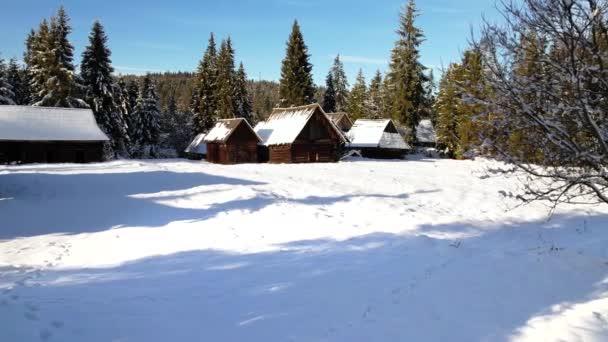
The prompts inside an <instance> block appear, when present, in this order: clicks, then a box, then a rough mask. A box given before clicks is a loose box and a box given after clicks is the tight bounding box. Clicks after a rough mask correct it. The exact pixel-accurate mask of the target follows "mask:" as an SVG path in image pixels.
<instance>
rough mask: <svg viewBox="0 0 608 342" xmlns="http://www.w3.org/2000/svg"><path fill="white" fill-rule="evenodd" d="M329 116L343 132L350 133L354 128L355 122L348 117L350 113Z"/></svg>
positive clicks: (328, 114)
mask: <svg viewBox="0 0 608 342" xmlns="http://www.w3.org/2000/svg"><path fill="white" fill-rule="evenodd" d="M327 116H328V117H329V118H330V119H331V121H333V122H334V124H335V125H336V126H338V128H339V129H340V130H341V131H342V132H345V133H346V132H348V131H350V129H351V128H352V127H353V121H352V120H351V119H350V117H349V116H348V113H345V112H339V113H327Z"/></svg>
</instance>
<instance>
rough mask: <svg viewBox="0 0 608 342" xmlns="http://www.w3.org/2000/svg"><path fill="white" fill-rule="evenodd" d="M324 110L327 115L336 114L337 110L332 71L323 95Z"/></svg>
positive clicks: (326, 80) (328, 76)
mask: <svg viewBox="0 0 608 342" xmlns="http://www.w3.org/2000/svg"><path fill="white" fill-rule="evenodd" d="M323 110H324V111H325V113H335V112H336V111H337V110H336V89H335V88H334V77H333V75H332V73H331V71H330V72H329V73H328V74H327V78H326V79H325V93H324V94H323Z"/></svg>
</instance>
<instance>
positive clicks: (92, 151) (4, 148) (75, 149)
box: [0, 141, 104, 163]
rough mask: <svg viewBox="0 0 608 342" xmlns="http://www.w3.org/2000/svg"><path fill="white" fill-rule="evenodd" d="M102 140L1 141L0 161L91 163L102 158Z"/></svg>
mask: <svg viewBox="0 0 608 342" xmlns="http://www.w3.org/2000/svg"><path fill="white" fill-rule="evenodd" d="M103 144H104V143H103V142H44V141H41V142H37V141H10V142H8V141H1V142H0V163H11V162H18V163H92V162H100V161H102V160H103Z"/></svg>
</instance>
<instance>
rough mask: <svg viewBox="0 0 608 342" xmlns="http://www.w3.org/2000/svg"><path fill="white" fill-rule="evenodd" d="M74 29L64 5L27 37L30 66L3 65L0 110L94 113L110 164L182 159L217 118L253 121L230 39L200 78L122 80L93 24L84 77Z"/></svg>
mask: <svg viewBox="0 0 608 342" xmlns="http://www.w3.org/2000/svg"><path fill="white" fill-rule="evenodd" d="M71 31H72V28H71V26H70V18H69V17H68V15H67V13H66V11H65V9H64V8H63V7H60V8H59V10H58V11H57V13H56V15H54V16H52V17H51V18H50V19H48V20H47V19H45V20H43V21H42V22H41V23H40V25H39V27H38V28H37V29H36V30H32V31H31V32H30V33H29V35H28V37H27V40H26V43H25V45H26V51H25V53H24V58H23V60H24V64H25V66H24V67H20V66H19V65H18V63H17V61H16V59H11V60H10V61H9V62H8V63H6V62H5V61H4V60H3V59H0V104H4V105H32V106H46V107H65V108H90V109H91V110H92V111H93V113H94V115H95V119H96V121H97V123H98V125H99V127H100V128H101V129H102V130H103V131H104V132H105V133H106V134H107V135H108V137H109V138H110V140H111V142H110V144H108V146H106V154H107V157H109V158H115V157H156V156H159V155H161V154H162V153H161V152H162V151H164V150H168V149H172V150H175V151H177V152H178V153H180V152H181V151H183V149H184V148H185V147H186V146H187V144H188V142H189V140H190V139H191V138H192V137H193V135H195V133H197V132H205V131H207V130H208V129H209V128H210V127H211V126H212V125H213V123H214V122H215V120H217V119H222V118H231V117H244V118H247V119H248V120H249V121H251V120H252V119H253V117H252V104H251V101H250V99H249V96H248V92H249V90H248V89H249V88H252V85H251V84H250V83H249V82H248V81H247V76H246V73H245V70H244V67H243V65H242V63H241V64H240V66H239V68H238V69H237V68H235V65H234V49H233V48H232V43H231V41H230V39H226V40H224V41H222V43H221V46H220V49H219V52H217V53H216V52H215V43H214V41H213V36H212V37H211V39H210V46H209V48H208V50H207V53H206V54H205V57H204V58H203V60H202V61H201V64H200V66H199V69H198V72H197V73H196V74H189V73H175V74H171V73H167V74H162V75H146V76H145V77H135V76H126V77H120V78H117V77H116V76H115V75H114V68H113V67H112V61H111V51H110V49H109V48H108V46H107V45H108V38H107V35H106V33H105V31H104V28H103V26H102V25H101V23H100V22H98V21H96V22H95V23H93V26H92V28H91V32H90V34H89V43H88V45H87V46H86V48H85V51H84V52H83V54H82V59H81V65H80V72H79V73H78V72H76V67H75V65H74V47H73V45H72V44H71V43H70V40H69V34H70V33H71ZM171 76H173V77H171ZM157 79H160V80H161V82H159V83H160V89H161V91H162V94H163V102H162V106H161V98H160V96H159V94H158V93H157V88H156V87H157V85H156V82H155V80H157ZM185 97H187V98H188V100H187V101H184V98H185ZM180 101H181V102H182V105H181V106H179V105H178V104H179V102H180ZM184 102H187V105H186V106H185V105H184V104H183V103H184ZM184 107H186V108H184Z"/></svg>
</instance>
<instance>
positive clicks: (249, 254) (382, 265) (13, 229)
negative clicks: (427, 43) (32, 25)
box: [0, 156, 608, 342]
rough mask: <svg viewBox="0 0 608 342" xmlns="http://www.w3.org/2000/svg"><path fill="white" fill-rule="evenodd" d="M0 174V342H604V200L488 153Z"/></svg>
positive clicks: (118, 164)
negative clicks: (561, 201) (513, 170)
mask: <svg viewBox="0 0 608 342" xmlns="http://www.w3.org/2000/svg"><path fill="white" fill-rule="evenodd" d="M411 158H412V160H407V161H370V160H367V159H351V160H349V161H347V162H341V163H336V164H301V165H271V164H248V165H235V166H223V165H214V164H209V163H206V162H194V161H185V160H159V161H115V162H109V163H99V164H87V165H77V164H57V165H45V164H40V165H24V166H0V341H26V342H27V341H67V342H72V341H74V342H76V341H78V342H80V341H142V342H143V341H264V342H266V341H349V342H350V341H605V340H607V339H608V324H607V323H608V209H607V208H606V207H605V206H562V207H559V208H558V209H557V211H556V212H555V214H554V215H553V216H552V217H551V218H549V217H548V212H549V208H548V207H547V206H546V205H544V204H542V203H535V204H532V205H529V206H517V205H518V204H519V203H518V202H517V201H515V200H514V199H511V198H509V197H506V198H505V197H504V196H502V195H501V194H503V193H506V194H509V193H517V191H518V190H519V185H518V184H519V183H518V182H517V180H516V179H513V178H507V177H504V176H491V177H488V176H486V172H485V170H486V169H487V168H489V167H496V166H500V165H501V164H498V163H496V162H492V161H487V160H476V161H453V160H433V159H424V158H423V157H419V156H414V157H411Z"/></svg>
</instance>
